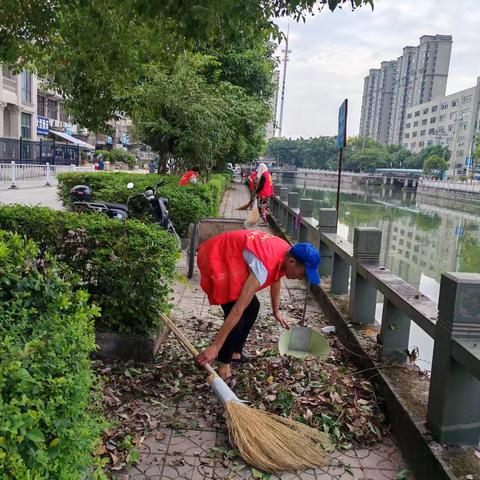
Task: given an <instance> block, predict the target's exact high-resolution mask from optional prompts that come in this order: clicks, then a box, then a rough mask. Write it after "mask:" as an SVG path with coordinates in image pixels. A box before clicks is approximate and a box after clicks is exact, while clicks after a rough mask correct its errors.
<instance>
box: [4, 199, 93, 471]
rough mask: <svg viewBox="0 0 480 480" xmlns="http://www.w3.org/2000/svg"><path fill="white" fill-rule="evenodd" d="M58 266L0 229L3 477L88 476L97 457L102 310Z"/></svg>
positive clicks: (28, 245)
mask: <svg viewBox="0 0 480 480" xmlns="http://www.w3.org/2000/svg"><path fill="white" fill-rule="evenodd" d="M10 208H12V209H13V207H10ZM59 271H60V270H59V266H58V265H57V264H56V262H55V261H54V260H52V258H50V257H49V256H48V255H44V254H43V253H42V252H41V251H40V250H39V248H38V247H37V246H36V245H35V244H34V243H33V242H32V241H31V240H24V239H23V238H21V237H20V236H19V235H15V234H11V233H9V232H4V231H1V230H0V478H2V479H3V478H5V479H7V478H12V479H13V478H15V479H32V480H33V479H39V480H40V479H44V478H52V479H53V478H56V479H72V480H74V479H83V478H85V474H86V471H87V468H89V467H90V466H91V464H92V462H93V457H92V452H93V450H94V448H95V444H96V440H97V437H98V436H99V435H100V430H101V427H102V420H101V418H100V417H98V416H97V415H96V414H94V413H93V412H92V410H91V408H90V407H89V401H90V400H91V399H90V390H91V388H92V385H93V383H94V376H93V373H92V371H91V368H90V360H89V355H90V353H91V352H92V351H93V350H94V348H95V338H94V334H93V320H94V318H95V317H96V316H97V315H98V309H97V307H95V306H94V305H92V304H89V303H88V294H87V293H86V292H85V291H84V290H81V289H75V290H72V285H71V284H70V283H69V282H68V281H66V280H64V279H62V278H61V276H60V275H59Z"/></svg>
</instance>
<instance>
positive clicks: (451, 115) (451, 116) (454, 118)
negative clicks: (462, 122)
mask: <svg viewBox="0 0 480 480" xmlns="http://www.w3.org/2000/svg"><path fill="white" fill-rule="evenodd" d="M456 119H457V112H452V113H451V114H450V120H456Z"/></svg>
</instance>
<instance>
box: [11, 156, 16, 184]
mask: <svg viewBox="0 0 480 480" xmlns="http://www.w3.org/2000/svg"><path fill="white" fill-rule="evenodd" d="M10 165H11V175H12V182H11V184H10V188H17V184H16V181H17V172H16V166H15V162H14V161H12V162H11V164H10Z"/></svg>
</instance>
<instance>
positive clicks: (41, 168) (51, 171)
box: [0, 162, 92, 188]
mask: <svg viewBox="0 0 480 480" xmlns="http://www.w3.org/2000/svg"><path fill="white" fill-rule="evenodd" d="M84 170H85V169H84V167H77V166H76V165H73V164H72V165H50V164H49V163H46V164H45V165H33V164H18V163H16V162H10V163H0V185H9V186H10V187H11V188H15V187H17V186H18V184H22V183H39V184H43V185H51V184H52V182H53V181H54V180H55V176H56V175H57V173H62V172H72V171H84ZM88 171H92V169H91V168H89V169H88Z"/></svg>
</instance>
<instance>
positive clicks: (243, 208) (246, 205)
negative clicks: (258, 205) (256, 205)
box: [237, 200, 253, 210]
mask: <svg viewBox="0 0 480 480" xmlns="http://www.w3.org/2000/svg"><path fill="white" fill-rule="evenodd" d="M252 204H253V200H249V201H248V203H246V204H245V205H242V206H241V207H238V208H237V210H248V209H249V208H252Z"/></svg>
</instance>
